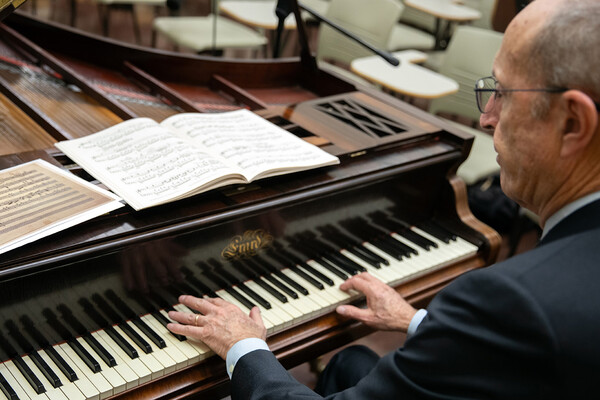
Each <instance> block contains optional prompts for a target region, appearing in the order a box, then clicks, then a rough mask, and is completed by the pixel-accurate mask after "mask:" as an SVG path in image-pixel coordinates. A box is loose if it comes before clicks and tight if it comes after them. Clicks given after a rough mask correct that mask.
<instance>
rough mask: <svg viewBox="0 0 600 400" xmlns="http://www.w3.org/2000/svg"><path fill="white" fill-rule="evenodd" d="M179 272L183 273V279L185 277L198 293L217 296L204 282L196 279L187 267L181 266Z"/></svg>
mask: <svg viewBox="0 0 600 400" xmlns="http://www.w3.org/2000/svg"><path fill="white" fill-rule="evenodd" d="M181 272H182V273H183V274H184V276H185V279H187V281H188V282H189V283H190V284H191V285H193V286H194V287H196V288H197V289H198V290H199V291H200V294H201V295H202V296H208V297H217V295H216V294H215V292H214V291H213V290H212V289H211V288H209V287H208V286H207V285H206V284H205V283H204V282H202V281H201V280H200V279H198V278H197V277H196V276H195V275H194V274H193V272H192V271H191V270H190V269H189V268H187V267H181ZM202 296H201V297H202Z"/></svg>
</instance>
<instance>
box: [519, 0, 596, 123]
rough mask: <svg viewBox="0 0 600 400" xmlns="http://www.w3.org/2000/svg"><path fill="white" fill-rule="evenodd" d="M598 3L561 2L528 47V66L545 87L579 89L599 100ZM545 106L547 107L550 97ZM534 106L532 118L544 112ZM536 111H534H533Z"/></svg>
mask: <svg viewBox="0 0 600 400" xmlns="http://www.w3.org/2000/svg"><path fill="white" fill-rule="evenodd" d="M599 21H600V1H598V0H575V1H563V2H561V4H560V5H559V6H558V7H557V9H556V10H555V11H554V12H553V13H552V15H551V17H550V18H549V19H548V20H547V21H545V22H544V25H543V26H542V27H541V29H540V31H539V32H538V34H537V35H535V38H534V39H533V41H532V43H531V44H530V53H529V60H528V62H527V65H528V66H529V67H530V68H532V69H531V70H533V71H537V74H536V75H538V76H539V77H540V78H541V80H542V82H540V83H541V84H544V85H545V86H547V87H564V88H572V89H579V90H581V91H583V92H585V93H587V94H588V95H589V96H591V97H592V99H594V100H595V101H598V100H600V72H598V66H599V65H600V40H599V38H600V36H599V35H598V34H599V31H598V27H599V23H600V22H599ZM541 98H546V100H545V102H546V104H548V105H549V97H548V96H541ZM541 108H543V104H539V105H538V106H537V107H535V106H534V109H533V112H534V114H538V113H539V112H540V111H543V110H542V109H541ZM536 109H537V110H536Z"/></svg>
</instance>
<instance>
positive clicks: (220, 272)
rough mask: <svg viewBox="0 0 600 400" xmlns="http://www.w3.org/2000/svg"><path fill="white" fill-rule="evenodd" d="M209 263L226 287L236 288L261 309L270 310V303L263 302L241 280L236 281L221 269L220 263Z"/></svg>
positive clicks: (212, 261)
mask: <svg viewBox="0 0 600 400" xmlns="http://www.w3.org/2000/svg"><path fill="white" fill-rule="evenodd" d="M209 262H210V263H211V265H212V267H213V272H214V273H215V274H217V275H219V276H220V277H221V278H223V279H224V280H225V282H226V283H227V284H228V286H231V287H234V286H235V287H237V288H238V289H239V290H240V291H242V292H244V294H246V295H247V296H248V297H250V298H251V299H252V300H254V301H255V302H257V303H258V304H260V305H261V306H262V307H264V308H266V309H267V310H269V309H271V303H269V302H268V301H267V300H265V299H264V298H263V297H262V296H260V295H259V294H258V293H256V292H255V291H254V290H252V289H250V288H249V287H248V286H247V285H246V284H244V283H243V282H241V279H238V278H236V277H235V276H233V275H232V274H231V273H230V272H229V271H227V270H226V269H225V268H223V266H222V265H221V264H220V263H218V262H217V261H216V260H209ZM244 305H245V304H244Z"/></svg>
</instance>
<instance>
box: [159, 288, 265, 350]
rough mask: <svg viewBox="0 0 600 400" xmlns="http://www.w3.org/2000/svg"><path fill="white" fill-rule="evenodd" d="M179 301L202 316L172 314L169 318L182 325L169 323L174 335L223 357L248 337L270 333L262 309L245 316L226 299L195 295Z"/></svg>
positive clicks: (172, 312) (183, 313)
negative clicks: (263, 318) (262, 315)
mask: <svg viewBox="0 0 600 400" xmlns="http://www.w3.org/2000/svg"><path fill="white" fill-rule="evenodd" d="M179 302H180V303H181V304H184V305H186V306H187V307H189V308H190V309H192V310H197V311H199V312H200V314H192V313H185V312H179V311H170V312H169V317H170V318H171V319H173V320H174V321H177V322H179V324H175V323H172V324H168V325H167V328H169V330H170V331H171V332H173V333H178V334H180V335H185V336H187V337H189V338H192V339H196V340H200V341H202V342H203V343H204V344H206V345H207V346H208V347H210V348H211V349H212V350H213V351H214V352H215V353H217V354H218V355H219V356H220V357H221V358H223V359H225V357H226V356H227V352H228V351H229V350H230V349H231V347H233V345H234V344H236V343H237V342H238V341H240V340H242V339H246V338H253V337H255V338H260V339H263V340H265V339H266V338H267V330H266V328H265V325H264V324H263V322H262V318H261V317H260V311H259V309H258V307H254V308H252V310H250V315H249V316H248V315H246V314H244V312H242V310H240V309H239V307H237V306H235V305H233V304H231V303H228V302H226V301H225V300H223V299H209V298H204V299H200V298H197V297H194V296H186V295H184V296H180V297H179Z"/></svg>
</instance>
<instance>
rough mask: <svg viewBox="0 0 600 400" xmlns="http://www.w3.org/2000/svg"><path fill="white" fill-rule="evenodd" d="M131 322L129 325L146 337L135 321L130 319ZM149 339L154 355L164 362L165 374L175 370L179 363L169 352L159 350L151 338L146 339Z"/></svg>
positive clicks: (160, 361)
mask: <svg viewBox="0 0 600 400" xmlns="http://www.w3.org/2000/svg"><path fill="white" fill-rule="evenodd" d="M127 323H128V324H129V326H130V327H131V329H133V330H134V331H136V332H137V333H138V334H139V335H140V336H142V337H143V338H144V339H146V335H144V333H143V332H142V331H141V330H140V329H138V327H137V326H135V325H134V324H133V322H130V321H128V322H127ZM146 340H147V341H148V343H150V347H151V348H152V355H153V356H154V357H155V358H156V360H158V362H159V363H161V364H162V366H163V369H164V374H165V375H166V374H170V373H171V372H175V370H176V369H177V363H176V362H175V361H174V360H173V359H172V358H171V357H169V355H168V354H166V353H165V352H160V351H157V350H159V348H158V347H157V346H156V345H155V344H154V343H153V342H151V341H150V339H146Z"/></svg>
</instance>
